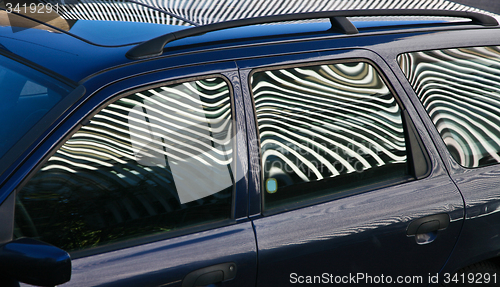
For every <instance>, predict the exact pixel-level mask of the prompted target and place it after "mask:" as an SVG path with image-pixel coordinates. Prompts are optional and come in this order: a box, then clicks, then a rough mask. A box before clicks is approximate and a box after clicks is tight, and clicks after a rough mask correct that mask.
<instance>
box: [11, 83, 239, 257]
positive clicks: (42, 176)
mask: <svg viewBox="0 0 500 287" xmlns="http://www.w3.org/2000/svg"><path fill="white" fill-rule="evenodd" d="M232 120H233V116H232V109H231V98H230V89H229V86H228V84H227V82H226V81H225V80H224V79H222V78H219V77H213V78H207V79H201V80H195V81H187V82H184V83H177V84H171V85H162V86H158V87H152V88H147V89H144V90H141V91H138V92H134V93H132V94H129V95H126V96H124V97H121V98H120V99H118V100H116V101H114V102H112V103H110V104H107V105H106V106H105V107H104V108H103V109H102V110H100V111H99V112H97V113H96V114H95V115H94V116H92V117H91V119H90V120H89V121H87V122H84V123H83V126H82V127H81V128H80V129H78V131H76V133H74V134H73V135H71V137H70V138H69V139H67V140H66V141H65V142H64V143H63V144H62V146H60V147H59V148H58V149H57V150H56V152H55V153H54V154H53V155H52V156H50V158H48V160H46V161H45V163H43V164H42V165H41V166H40V167H39V170H38V171H37V172H36V173H35V174H34V175H33V177H32V178H31V179H30V180H29V181H28V182H27V183H26V184H25V185H24V186H23V187H22V188H21V189H20V190H19V191H18V194H17V202H16V212H15V224H16V227H15V231H14V233H15V236H16V237H21V236H29V237H36V238H39V239H40V240H42V241H45V242H48V243H51V244H53V245H55V246H57V247H60V248H63V249H65V250H68V251H71V250H78V249H83V248H89V247H94V246H99V245H103V244H107V243H112V242H117V241H122V240H125V239H130V238H135V237H139V236H143V235H150V234H157V233H160V232H171V231H175V230H179V229H181V228H186V227H192V226H197V225H200V224H203V223H209V222H215V221H220V220H224V219H229V218H231V206H232V204H231V203H232V194H233V185H234V180H233V174H232V170H233V169H232V166H233V165H234V156H233V150H234V147H233V145H234V142H233V139H232V137H233V122H232Z"/></svg>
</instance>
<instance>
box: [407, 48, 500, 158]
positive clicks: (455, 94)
mask: <svg viewBox="0 0 500 287" xmlns="http://www.w3.org/2000/svg"><path fill="white" fill-rule="evenodd" d="M398 61H399V64H400V66H401V68H402V70H403V72H404V73H405V75H406V77H407V78H408V80H409V82H410V84H411V85H412V87H413V89H414V90H415V93H416V94H417V96H418V98H419V99H420V101H421V102H422V104H423V106H424V108H425V109H426V111H427V113H428V114H429V116H430V118H431V119H432V122H433V123H434V125H435V126H436V128H437V130H438V132H439V134H440V135H441V137H442V139H443V141H444V143H445V144H446V146H447V148H448V150H449V151H450V153H451V155H452V156H453V158H454V159H455V160H456V161H457V162H458V163H459V164H460V165H462V166H464V167H468V168H474V167H480V166H484V165H489V164H495V163H499V162H500V155H499V152H500V85H499V79H500V49H499V48H498V47H476V48H461V49H446V50H434V51H423V52H415V53H408V54H403V55H401V56H400V57H398Z"/></svg>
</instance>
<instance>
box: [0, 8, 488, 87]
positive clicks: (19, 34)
mask: <svg viewBox="0 0 500 287" xmlns="http://www.w3.org/2000/svg"><path fill="white" fill-rule="evenodd" d="M250 2H251V4H248V1H230V2H227V1H224V2H223V1H215V0H210V1H195V0H190V1H183V2H182V3H183V4H182V5H181V4H180V2H179V1H161V2H158V3H157V4H158V5H156V6H157V7H154V6H150V5H148V4H145V3H146V2H137V1H134V0H130V1H123V2H120V3H118V2H115V1H110V2H106V1H94V0H82V1H80V0H79V1H72V2H71V1H66V2H65V3H66V4H65V5H63V6H62V7H63V8H64V9H61V12H60V13H59V15H58V17H59V18H60V19H59V18H57V19H51V21H40V20H38V19H36V17H33V15H16V14H15V13H11V14H9V15H8V17H9V19H10V24H12V23H17V24H16V25H17V26H16V27H13V26H12V25H11V26H7V25H0V45H2V46H3V48H4V49H6V50H9V51H11V52H13V53H16V54H18V55H19V56H21V57H24V58H26V59H28V60H30V61H33V62H35V63H36V64H39V65H41V66H43V67H46V68H47V69H50V70H52V71H55V72H56V73H59V74H61V75H64V76H66V77H67V78H70V79H72V80H74V81H75V82H78V81H80V80H82V79H84V78H86V77H88V76H89V75H92V74H95V73H97V72H99V71H102V70H106V69H109V68H110V67H113V66H119V65H123V64H127V63H130V62H132V61H133V60H131V59H128V58H127V57H126V56H125V55H126V54H127V52H129V51H130V49H131V48H133V47H134V46H136V45H137V44H138V43H141V42H146V41H148V40H150V39H153V38H155V37H158V36H161V35H165V34H169V33H172V32H178V31H182V30H186V29H189V28H193V27H196V26H203V25H207V24H211V23H212V24H213V23H218V22H225V21H228V20H232V19H240V18H247V17H256V16H259V15H260V16H261V15H267V14H273V13H274V14H276V13H277V14H290V13H291V12H296V11H299V12H300V11H310V10H313V11H315V10H325V9H331V8H334V9H335V8H348V9H351V8H353V7H355V8H356V7H358V8H359V6H353V5H351V6H345V5H344V7H338V6H339V4H338V3H339V2H343V1H311V2H314V3H316V4H317V6H311V5H309V6H304V7H299V6H300V5H299V6H297V2H294V1H287V0H279V1H277V0H274V2H276V3H274V5H278V6H279V5H281V7H284V8H283V9H281V10H280V11H272V10H267V11H264V10H262V9H260V10H259V9H258V8H257V7H258V6H257V5H259V3H260V2H261V1H250ZM278 2H280V3H278ZM354 2H358V1H353V3H354ZM368 2H369V1H368ZM378 2H379V3H382V2H385V1H378ZM422 2H425V1H422ZM197 3H198V5H196V4H197ZM199 3H204V4H203V5H201V4H199ZM221 3H225V4H227V3H229V6H227V5H226V6H224V5H222V4H221ZM286 3H288V5H286ZM335 3H336V4H335ZM373 3H377V1H376V0H372V4H373ZM327 4H328V5H327ZM424 4H425V3H424ZM245 5H246V6H245ZM321 5H323V6H321ZM365 6H366V5H365ZM368 6H370V5H368ZM368 6H367V7H368ZM318 7H319V8H321V9H319V8H318ZM401 7H404V6H401ZM428 7H429V6H428ZM450 7H451V6H445V7H444V8H450ZM370 8H384V6H383V5H382V6H380V5H379V6H377V5H371V6H370ZM417 8H418V7H417ZM431 8H432V7H431ZM451 8H453V9H465V8H463V7H462V6H457V4H455V6H453V7H451ZM468 10H469V11H473V10H474V11H478V10H477V9H472V8H470V9H468ZM102 11H106V12H102ZM110 11H112V13H110ZM4 13H5V12H4ZM489 14H490V15H491V13H489ZM33 18H35V19H33ZM12 19H16V21H13V20H12ZM56 20H58V21H59V22H57V21H56ZM350 20H351V22H352V23H353V24H354V26H355V27H356V28H357V29H359V31H360V32H361V34H363V33H370V32H373V31H379V32H380V31H384V30H385V31H387V30H391V31H404V30H405V29H409V28H415V27H423V28H428V27H429V26H435V27H445V26H443V24H444V23H448V22H452V23H454V22H455V21H459V20H457V18H449V17H448V18H442V17H440V18H435V17H434V18H429V17H416V18H415V17H413V18H408V17H396V18H394V17H393V18H391V17H377V18H373V17H372V18H369V19H366V18H350ZM462 20H463V19H462ZM0 24H1V23H0ZM329 25H330V24H329V22H328V21H326V22H325V21H321V20H319V21H318V20H313V21H308V20H301V21H292V22H285V23H272V25H271V26H270V25H265V26H262V25H251V26H247V27H236V28H233V29H229V30H224V31H214V32H213V33H209V34H205V35H201V36H196V37H189V38H186V39H181V40H178V41H176V42H174V43H170V44H169V45H168V49H169V50H168V51H175V52H179V51H183V50H184V51H191V52H192V51H196V50H203V49H206V48H214V47H221V46H228V45H229V46H231V44H230V43H236V44H240V45H241V44H245V43H258V42H266V41H276V40H286V39H300V38H302V37H305V38H307V37H314V36H317V35H318V33H319V34H321V33H323V34H324V33H326V31H328V30H329V27H330V26H329ZM269 27H272V29H270V28H269ZM15 28H16V29H15ZM329 33H330V34H333V35H334V34H335V33H336V32H333V33H332V31H330V32H329ZM337 34H338V33H337ZM75 67H78V69H75Z"/></svg>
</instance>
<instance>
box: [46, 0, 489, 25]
mask: <svg viewBox="0 0 500 287" xmlns="http://www.w3.org/2000/svg"><path fill="white" fill-rule="evenodd" d="M45 1H47V2H53V3H56V2H58V1H56V0H45ZM415 2H416V1H408V0H367V1H332V0H315V1H302V0H253V1H233V0H207V1H199V0H186V1H168V0H134V1H133V2H130V1H119V0H111V1H102V0H81V1H78V2H77V3H75V4H65V5H64V9H63V10H62V11H60V13H59V14H60V15H61V16H62V18H64V19H72V20H79V19H83V20H106V21H133V22H147V23H158V24H170V25H188V24H187V23H189V22H192V23H193V24H194V23H196V24H201V25H204V24H209V23H216V22H221V21H228V20H234V19H241V18H249V17H257V16H265V15H273V14H287V13H300V12H312V11H326V10H354V9H444V10H464V11H476V12H479V11H480V10H479V9H476V8H472V7H468V6H464V5H461V4H457V3H454V2H450V1H447V0H438V1H436V0H422V1H418V2H417V3H415ZM146 6H149V7H154V8H156V9H159V10H164V11H166V12H167V14H165V13H162V12H159V11H157V10H153V9H149V8H147V7H146ZM482 12H484V11H482ZM169 14H171V15H169ZM486 14H491V13H486ZM176 16H177V17H176ZM183 19H184V20H185V21H183ZM186 20H187V21H186Z"/></svg>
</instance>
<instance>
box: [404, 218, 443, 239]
mask: <svg viewBox="0 0 500 287" xmlns="http://www.w3.org/2000/svg"><path fill="white" fill-rule="evenodd" d="M448 225H450V216H449V215H448V214H446V213H443V214H436V215H431V216H426V217H422V218H419V219H417V220H414V221H412V222H411V223H410V225H408V229H406V235H408V236H412V235H417V234H425V233H430V232H433V231H438V230H443V229H446V228H447V227H448Z"/></svg>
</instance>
